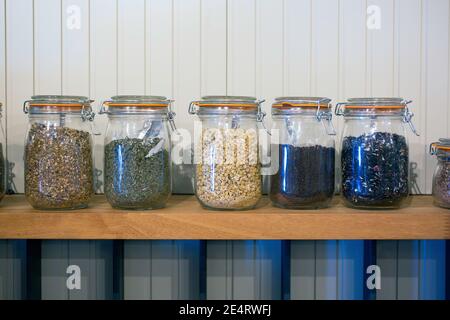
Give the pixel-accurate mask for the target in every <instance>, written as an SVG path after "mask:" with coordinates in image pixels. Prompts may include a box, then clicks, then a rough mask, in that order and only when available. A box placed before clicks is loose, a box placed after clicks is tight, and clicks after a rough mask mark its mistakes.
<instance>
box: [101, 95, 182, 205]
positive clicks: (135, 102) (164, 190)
mask: <svg viewBox="0 0 450 320" xmlns="http://www.w3.org/2000/svg"><path fill="white" fill-rule="evenodd" d="M171 103H172V100H168V99H167V98H166V97H160V96H116V97H112V98H111V100H109V101H105V102H104V103H103V107H102V110H101V112H100V113H106V114H108V119H109V121H108V127H107V130H106V137H105V153H104V156H105V159H104V164H105V166H104V177H105V179H104V180H105V195H106V198H107V199H108V202H109V203H110V204H111V205H112V206H113V207H115V208H121V209H136V210H137V209H142V210H145V209H158V208H162V207H164V206H165V205H166V203H167V200H168V199H169V197H170V194H171V191H172V179H171V160H170V151H171V139H170V130H169V128H168V123H170V125H171V127H172V129H175V125H174V122H173V121H174V116H175V113H174V112H172V111H171V107H170V106H171Z"/></svg>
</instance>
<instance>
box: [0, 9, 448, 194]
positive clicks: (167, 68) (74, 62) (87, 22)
mask: <svg viewBox="0 0 450 320" xmlns="http://www.w3.org/2000/svg"><path fill="white" fill-rule="evenodd" d="M371 5H375V6H378V7H379V8H380V10H381V11H380V14H381V25H380V26H381V28H380V29H373V30H371V29H368V28H367V27H366V22H367V21H366V20H367V18H370V17H372V15H369V17H368V16H367V13H366V11H367V7H369V6H371ZM73 6H76V7H73ZM77 8H79V10H80V17H81V20H80V28H79V29H73V30H70V29H68V28H67V23H68V22H70V21H71V20H70V17H72V16H73V15H74V14H75V15H76V10H77ZM70 9H72V11H70ZM68 10H69V12H68ZM74 10H75V11H74ZM449 15H450V5H449V1H448V0H314V1H313V0H90V1H89V0H34V1H33V0H0V61H1V63H0V101H2V102H4V104H5V106H6V110H5V111H4V118H3V119H4V120H3V121H5V124H6V129H7V130H6V131H7V139H8V157H9V159H10V161H13V162H15V163H16V167H15V174H16V179H15V183H16V185H17V187H18V190H19V191H23V164H22V149H23V140H24V136H25V131H26V124H27V118H26V116H25V115H24V114H23V113H22V102H23V101H24V100H26V99H28V98H29V97H30V96H31V95H33V94H77V95H88V96H90V97H91V98H92V99H95V100H96V102H100V101H102V100H103V99H106V98H108V97H110V96H112V95H116V94H157V95H167V96H169V97H171V98H174V99H175V100H176V104H175V110H176V112H177V115H178V117H177V124H178V126H179V127H184V128H187V129H192V127H193V125H192V121H193V119H192V118H191V117H189V116H188V113H187V106H188V102H189V101H190V100H191V99H197V98H199V97H200V96H202V95H211V94H229V95H231V94H233V95H238V94H239V95H253V96H257V97H260V98H265V99H267V100H268V101H271V100H272V99H273V98H274V97H276V96H281V95H321V96H328V97H330V98H333V99H334V101H338V100H343V99H345V98H348V97H354V96H402V97H405V98H409V99H412V100H414V104H413V105H412V109H413V111H414V112H415V114H416V117H415V122H416V125H417V127H418V130H419V131H420V132H421V134H422V135H421V137H413V136H412V135H411V137H412V160H413V161H414V162H417V164H418V172H417V173H418V174H419V177H418V183H419V187H420V190H421V191H422V192H430V189H431V177H432V172H433V170H434V160H433V159H432V158H431V157H429V156H428V155H427V153H426V151H427V144H428V143H429V142H431V141H433V140H436V139H437V138H439V137H446V136H449V128H450V126H449V122H450V113H449V103H450V101H449V95H448V90H449V86H450V83H449V67H450V65H449V37H450V32H449V28H450V25H449V22H450V19H449ZM96 107H98V104H97V105H96ZM265 108H266V111H269V109H270V108H269V105H268V104H267V105H266V106H265ZM97 120H98V121H97V123H98V126H99V127H100V129H101V130H104V128H105V123H106V119H105V117H102V116H99V117H98V118H97ZM336 123H337V124H338V127H341V126H342V123H341V120H337V121H336ZM101 140H102V138H99V139H98V141H97V142H99V143H101ZM101 150H102V147H101V146H100V145H99V146H98V147H97V151H96V152H97V166H98V167H99V168H100V167H101V162H102V160H101Z"/></svg>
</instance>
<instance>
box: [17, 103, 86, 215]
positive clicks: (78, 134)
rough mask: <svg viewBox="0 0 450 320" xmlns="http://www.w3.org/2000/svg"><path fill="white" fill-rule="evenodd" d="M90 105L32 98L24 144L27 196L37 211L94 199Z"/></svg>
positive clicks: (81, 205)
mask: <svg viewBox="0 0 450 320" xmlns="http://www.w3.org/2000/svg"><path fill="white" fill-rule="evenodd" d="M91 102H92V101H91V100H89V99H88V98H86V97H78V96H34V97H32V98H31V100H28V101H26V102H25V103H24V112H25V113H26V114H28V115H29V127H28V133H27V138H26V141H25V156H24V160H25V196H26V198H27V200H28V202H29V203H30V204H31V205H32V206H33V207H34V208H35V209H46V210H65V209H66V210H70V209H80V208H85V207H87V206H88V203H89V201H90V200H91V198H92V196H93V194H94V173H93V163H94V162H93V153H92V150H93V142H92V124H91V121H93V119H94V113H93V112H92V109H91Z"/></svg>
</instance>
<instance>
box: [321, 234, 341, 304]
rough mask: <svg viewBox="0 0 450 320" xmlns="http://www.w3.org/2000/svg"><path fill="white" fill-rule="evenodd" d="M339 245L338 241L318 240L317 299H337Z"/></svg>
mask: <svg viewBox="0 0 450 320" xmlns="http://www.w3.org/2000/svg"><path fill="white" fill-rule="evenodd" d="M337 246H338V243H337V241H316V272H315V275H316V280H315V282H316V295H315V299H318V300H335V299H337V282H338V278H337V277H338V274H337V271H338V260H337V258H338V257H337Z"/></svg>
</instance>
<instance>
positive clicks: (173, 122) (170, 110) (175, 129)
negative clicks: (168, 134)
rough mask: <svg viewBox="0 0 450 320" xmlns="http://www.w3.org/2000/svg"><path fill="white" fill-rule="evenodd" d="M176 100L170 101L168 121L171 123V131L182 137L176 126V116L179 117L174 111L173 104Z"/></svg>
mask: <svg viewBox="0 0 450 320" xmlns="http://www.w3.org/2000/svg"><path fill="white" fill-rule="evenodd" d="M173 102H175V100H169V104H168V106H167V121H169V124H170V129H172V131H174V132H175V134H177V135H180V132H179V131H178V129H177V126H176V125H175V116H176V115H177V114H176V113H175V112H174V111H172V103H173Z"/></svg>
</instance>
